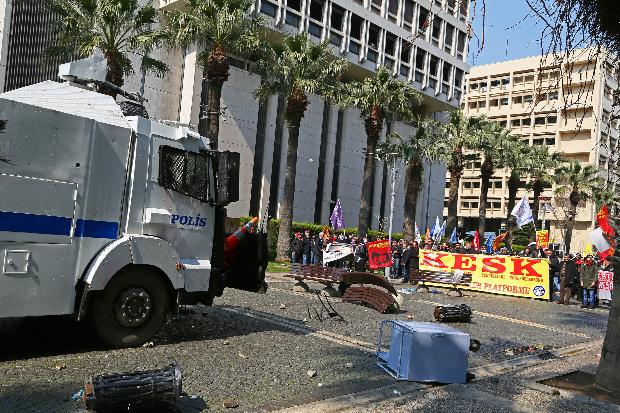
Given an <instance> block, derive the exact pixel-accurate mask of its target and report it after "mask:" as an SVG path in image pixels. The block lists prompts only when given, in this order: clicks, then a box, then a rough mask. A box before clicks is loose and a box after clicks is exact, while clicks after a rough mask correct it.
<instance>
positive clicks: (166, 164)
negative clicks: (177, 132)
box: [158, 146, 212, 202]
mask: <svg viewBox="0 0 620 413" xmlns="http://www.w3.org/2000/svg"><path fill="white" fill-rule="evenodd" d="M158 182H159V184H160V185H161V186H163V187H165V188H169V189H172V190H174V191H177V192H180V193H182V194H185V195H187V196H190V197H192V198H196V199H199V200H201V201H204V202H211V201H212V199H211V197H210V191H209V156H207V155H203V154H199V153H194V152H187V151H184V150H182V149H178V148H173V147H171V146H160V147H159V178H158Z"/></svg>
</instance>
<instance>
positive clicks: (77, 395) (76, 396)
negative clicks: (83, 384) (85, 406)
mask: <svg viewBox="0 0 620 413" xmlns="http://www.w3.org/2000/svg"><path fill="white" fill-rule="evenodd" d="M83 398H84V389H80V391H79V392H77V393H75V394H74V395H73V396H71V401H74V402H76V401H78V400H81V399H83Z"/></svg>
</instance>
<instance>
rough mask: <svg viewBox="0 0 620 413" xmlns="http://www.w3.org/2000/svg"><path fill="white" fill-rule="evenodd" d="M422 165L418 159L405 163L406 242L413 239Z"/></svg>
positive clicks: (404, 230) (422, 170)
mask: <svg viewBox="0 0 620 413" xmlns="http://www.w3.org/2000/svg"><path fill="white" fill-rule="evenodd" d="M423 173H424V164H423V163H422V161H421V160H420V159H413V160H411V161H409V163H407V170H406V172H405V206H404V215H405V216H404V220H403V221H404V223H403V235H404V237H405V239H406V240H407V241H411V240H412V239H414V238H415V214H416V206H417V203H418V195H419V193H420V189H421V187H422V174H423Z"/></svg>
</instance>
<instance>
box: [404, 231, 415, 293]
mask: <svg viewBox="0 0 620 413" xmlns="http://www.w3.org/2000/svg"><path fill="white" fill-rule="evenodd" d="M414 242H415V241H414ZM400 260H401V263H402V266H403V280H402V283H403V284H405V283H408V282H409V273H410V272H411V261H412V250H411V245H410V244H409V241H404V243H403V254H402V256H401V258H400Z"/></svg>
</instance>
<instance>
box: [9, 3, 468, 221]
mask: <svg viewBox="0 0 620 413" xmlns="http://www.w3.org/2000/svg"><path fill="white" fill-rule="evenodd" d="M144 1H149V0H144ZM9 3H10V2H9ZM155 4H156V5H157V6H158V7H160V8H162V9H173V8H180V7H184V6H185V1H184V0H159V1H155ZM13 10H14V9H13ZM252 12H253V13H256V14H262V15H263V16H264V17H265V18H266V20H267V22H268V30H270V31H272V32H273V33H275V34H296V33H302V32H307V33H308V34H309V36H310V38H311V39H313V40H314V41H316V42H319V41H322V40H329V42H330V44H331V47H332V50H333V52H334V53H335V54H336V55H337V56H340V57H343V58H345V59H347V60H348V61H349V63H350V64H349V68H348V70H347V75H346V76H348V77H349V78H357V79H360V78H363V77H365V76H369V75H372V74H373V73H374V71H375V70H376V69H377V68H378V67H379V66H387V67H389V68H390V69H391V70H392V71H393V74H394V77H396V78H398V79H400V80H402V81H404V82H409V83H410V84H412V85H413V86H414V87H415V88H416V89H418V90H419V91H420V92H421V93H422V95H423V97H424V100H423V103H422V106H421V107H420V109H419V111H420V113H421V114H424V115H426V116H435V117H439V116H441V113H442V112H444V111H446V110H448V109H451V108H454V107H456V106H457V105H458V104H459V101H460V99H461V96H462V92H463V81H464V75H465V73H466V72H467V71H468V70H469V65H468V64H467V62H466V58H467V48H468V41H469V38H468V36H467V21H468V12H469V0H461V1H457V0H432V1H429V0H282V1H271V0H257V1H256V3H255V5H254V7H253V11H252ZM0 13H4V14H0V30H3V32H2V33H1V39H0V42H1V43H0V48H1V49H0V52H1V56H2V59H1V60H0V67H3V68H4V67H6V68H7V70H6V73H8V71H9V70H10V68H11V63H10V60H7V58H6V56H7V55H10V53H11V52H10V51H11V50H12V47H13V46H12V45H14V44H16V43H15V42H16V41H15V40H14V37H15V33H16V32H17V31H18V30H19V24H18V26H16V25H15V24H13V25H11V24H10V23H11V22H12V21H15V19H14V18H13V17H12V16H11V14H12V13H13V12H12V11H11V8H10V6H9V4H7V6H5V9H4V11H3V12H0ZM7 51H8V53H7ZM199 52H200V50H197V48H196V47H189V48H187V49H186V50H157V51H155V52H154V55H153V57H155V58H159V59H161V60H164V61H166V63H168V64H169V66H170V69H171V70H170V72H169V73H168V74H167V75H166V76H164V77H163V78H158V77H155V76H150V75H147V76H146V77H143V76H142V75H141V74H140V73H136V74H135V75H132V76H130V77H129V78H127V79H126V81H125V85H124V88H125V89H127V90H129V91H138V90H139V89H140V86H141V84H142V83H144V90H145V97H146V98H147V99H148V102H147V104H146V107H147V110H148V111H149V113H150V115H151V117H155V118H160V119H168V120H175V121H179V122H183V123H190V124H193V125H198V123H199V117H200V114H201V107H205V105H206V104H207V101H206V98H207V93H205V91H206V89H207V88H208V83H207V82H206V81H204V80H203V79H202V78H203V73H202V70H201V69H200V68H199V67H197V65H196V58H197V54H198V53H199ZM135 61H136V62H137V58H136V60H135ZM232 62H233V65H234V67H232V68H231V74H230V78H229V80H228V81H227V82H226V83H225V85H224V88H223V91H222V102H221V103H222V108H223V116H222V118H221V124H220V145H219V146H220V148H221V149H230V150H235V151H238V152H240V153H241V163H242V173H241V201H239V202H237V203H235V204H233V205H231V206H230V207H229V208H228V210H229V216H242V215H248V214H251V215H258V214H261V215H262V214H263V213H264V211H267V212H268V213H269V215H270V216H277V213H278V206H279V202H280V200H281V198H282V192H283V186H284V168H285V163H286V150H287V141H288V134H287V129H286V125H285V122H284V119H283V116H282V111H283V105H284V99H283V97H281V96H273V97H272V98H271V99H269V101H268V102H266V103H264V104H261V103H259V102H258V101H257V100H256V99H255V98H254V97H253V92H254V90H255V89H256V88H257V87H258V86H259V85H260V81H261V79H260V76H258V75H257V74H255V73H253V72H252V71H251V68H252V66H251V62H247V61H244V60H243V59H239V58H238V56H237V58H233V59H232ZM7 63H8V65H7ZM134 67H138V65H137V64H136V65H135V66H134ZM0 76H4V77H5V78H8V77H7V76H8V75H4V74H3V73H2V72H0ZM52 78H53V76H52ZM41 80H42V79H41ZM37 81H38V80H37ZM5 83H6V82H5ZM33 83H34V82H33ZM390 131H392V132H399V133H401V134H403V135H406V134H409V133H412V132H413V129H412V128H411V127H410V126H408V125H404V124H401V123H398V122H392V123H390V124H387V125H386V126H385V127H384V134H385V133H387V132H390ZM365 142H366V136H365V132H364V124H363V121H362V119H361V118H360V116H359V111H357V110H356V109H348V110H339V109H338V108H336V107H333V106H331V105H329V104H328V103H327V102H324V101H323V100H322V99H321V98H320V97H319V96H311V97H310V105H309V107H308V110H307V112H306V116H305V117H304V119H303V120H302V124H301V130H300V137H299V149H298V166H297V177H296V192H295V204H294V220H296V221H310V222H317V223H324V224H326V223H327V222H328V218H329V214H330V210H331V208H332V207H333V205H334V203H335V201H336V200H337V199H340V201H341V203H342V206H343V210H344V221H345V224H346V225H347V226H357V217H358V211H359V201H360V196H361V184H362V170H363V166H364V156H365V152H364V148H365V146H366V145H365ZM399 172H400V173H399V176H398V180H397V186H398V187H397V191H396V200H395V213H394V217H395V221H394V228H395V229H396V230H398V229H399V228H400V227H402V217H403V203H404V175H403V174H404V168H401V169H400V171H399ZM444 175H445V167H444V166H443V165H437V164H435V165H428V167H427V168H426V176H425V179H424V184H425V187H424V189H423V190H422V194H421V196H420V199H419V201H418V209H417V211H418V212H417V221H418V223H419V224H420V225H421V226H424V225H426V223H427V222H430V221H431V220H434V217H435V216H436V215H440V214H441V210H442V205H443V189H442V188H443V185H444ZM371 195H372V199H373V205H372V212H371V213H372V226H373V228H378V227H379V225H380V221H381V219H380V218H381V217H384V216H386V215H388V214H389V198H390V196H389V195H390V190H389V179H388V173H387V170H386V168H385V166H384V165H383V164H382V163H381V162H378V163H377V166H376V173H375V185H374V188H373V190H372V194H371Z"/></svg>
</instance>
